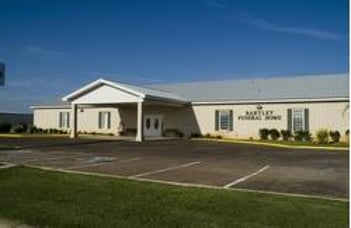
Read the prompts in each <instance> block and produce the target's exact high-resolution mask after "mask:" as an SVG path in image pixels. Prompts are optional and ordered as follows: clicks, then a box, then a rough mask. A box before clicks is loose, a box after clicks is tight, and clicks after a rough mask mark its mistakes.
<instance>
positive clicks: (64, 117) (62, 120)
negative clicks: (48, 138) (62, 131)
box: [59, 112, 70, 128]
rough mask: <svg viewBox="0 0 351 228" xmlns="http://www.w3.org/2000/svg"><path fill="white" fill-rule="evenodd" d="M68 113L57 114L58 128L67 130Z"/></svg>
mask: <svg viewBox="0 0 351 228" xmlns="http://www.w3.org/2000/svg"><path fill="white" fill-rule="evenodd" d="M69 115H70V114H69V112H59V128H69V125H70V123H69V121H70V119H69V117H70V116H69Z"/></svg>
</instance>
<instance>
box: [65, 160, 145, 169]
mask: <svg viewBox="0 0 351 228" xmlns="http://www.w3.org/2000/svg"><path fill="white" fill-rule="evenodd" d="M139 160H141V158H129V159H125V160H120V161H117V160H113V161H110V162H99V163H90V164H84V165H76V166H71V167H67V168H65V169H80V168H89V167H95V166H100V165H108V164H111V163H115V164H116V163H127V162H132V161H139Z"/></svg>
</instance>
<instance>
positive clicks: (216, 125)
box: [215, 110, 219, 131]
mask: <svg viewBox="0 0 351 228" xmlns="http://www.w3.org/2000/svg"><path fill="white" fill-rule="evenodd" d="M218 122H219V111H218V110H215V131H218V130H219V123H218Z"/></svg>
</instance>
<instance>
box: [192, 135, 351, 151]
mask: <svg viewBox="0 0 351 228" xmlns="http://www.w3.org/2000/svg"><path fill="white" fill-rule="evenodd" d="M191 140H196V141H211V142H225V143H233V144H235V143H237V144H249V145H262V146H272V147H280V148H287V149H309V150H310V149H311V150H339V151H349V148H348V147H326V146H300V145H283V144H278V143H267V142H257V141H252V142H251V141H240V140H231V139H209V138H195V139H191Z"/></svg>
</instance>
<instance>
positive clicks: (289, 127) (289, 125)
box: [286, 108, 293, 132]
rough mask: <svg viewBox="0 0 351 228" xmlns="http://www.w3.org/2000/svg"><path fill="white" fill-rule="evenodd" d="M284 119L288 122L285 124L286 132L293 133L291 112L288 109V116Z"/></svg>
mask: <svg viewBox="0 0 351 228" xmlns="http://www.w3.org/2000/svg"><path fill="white" fill-rule="evenodd" d="M286 119H287V121H288V123H287V127H288V130H289V131H290V132H293V129H292V110H291V109H290V108H289V109H288V116H287V118H286Z"/></svg>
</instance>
